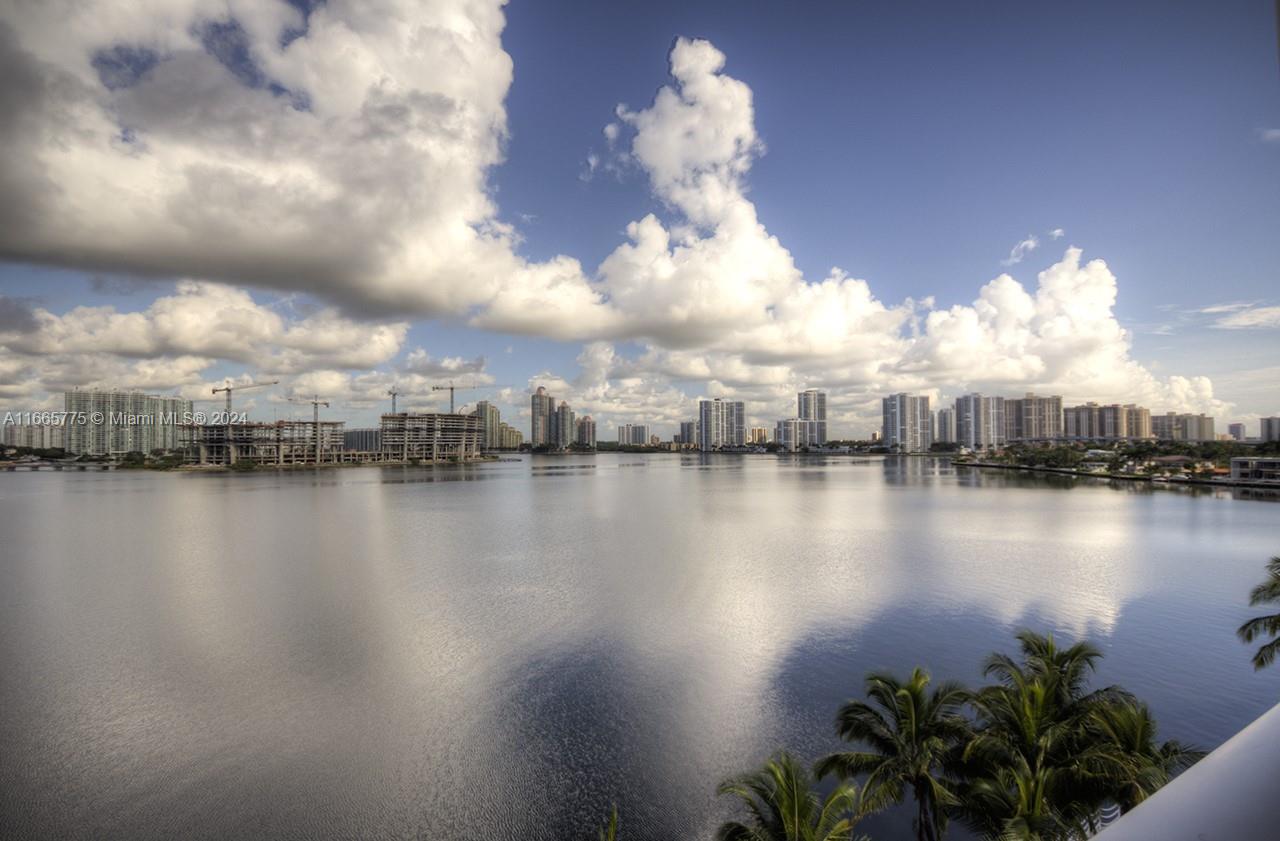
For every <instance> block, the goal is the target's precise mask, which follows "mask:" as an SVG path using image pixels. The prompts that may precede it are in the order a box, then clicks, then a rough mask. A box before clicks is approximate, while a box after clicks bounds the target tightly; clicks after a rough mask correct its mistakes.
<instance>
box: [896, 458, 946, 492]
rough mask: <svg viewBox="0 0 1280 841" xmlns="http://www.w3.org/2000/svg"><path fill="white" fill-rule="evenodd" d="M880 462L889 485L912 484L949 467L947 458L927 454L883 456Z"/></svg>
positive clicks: (937, 474)
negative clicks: (932, 456)
mask: <svg viewBox="0 0 1280 841" xmlns="http://www.w3.org/2000/svg"><path fill="white" fill-rule="evenodd" d="M882 464H883V468H882V469H883V473H884V480H885V482H887V483H888V484H891V485H901V484H914V483H915V482H917V481H919V480H920V479H924V478H929V477H935V476H940V475H942V473H943V472H944V470H946V471H949V470H950V468H951V463H950V461H949V460H947V459H942V458H931V457H929V456H885V457H884V459H883V462H882Z"/></svg>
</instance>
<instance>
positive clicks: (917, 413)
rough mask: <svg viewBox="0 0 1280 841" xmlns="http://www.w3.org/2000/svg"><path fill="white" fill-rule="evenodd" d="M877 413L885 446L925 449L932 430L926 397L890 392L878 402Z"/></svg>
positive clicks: (903, 448)
mask: <svg viewBox="0 0 1280 841" xmlns="http://www.w3.org/2000/svg"><path fill="white" fill-rule="evenodd" d="M881 413H882V422H883V427H882V430H883V438H884V444H885V445H886V446H888V447H889V448H890V449H893V450H897V451H899V452H904V453H923V452H928V451H929V447H931V446H932V445H933V430H932V429H931V428H930V427H931V426H932V415H931V414H930V411H929V398H928V396H924V397H917V396H916V395H913V394H905V393H904V394H894V395H891V396H889V397H886V398H884V399H883V400H882V401H881ZM873 440H874V439H873Z"/></svg>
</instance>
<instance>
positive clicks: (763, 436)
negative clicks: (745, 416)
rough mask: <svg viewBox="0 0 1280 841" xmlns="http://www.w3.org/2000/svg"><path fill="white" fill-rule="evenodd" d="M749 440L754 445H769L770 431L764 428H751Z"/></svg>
mask: <svg viewBox="0 0 1280 841" xmlns="http://www.w3.org/2000/svg"><path fill="white" fill-rule="evenodd" d="M747 440H748V441H750V442H751V443H752V444H767V443H769V430H768V429H767V428H766V427H763V426H753V427H751V434H750V435H748V436H747Z"/></svg>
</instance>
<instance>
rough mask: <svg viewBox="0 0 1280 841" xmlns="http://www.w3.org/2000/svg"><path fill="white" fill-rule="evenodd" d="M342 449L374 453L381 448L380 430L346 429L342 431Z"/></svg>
mask: <svg viewBox="0 0 1280 841" xmlns="http://www.w3.org/2000/svg"><path fill="white" fill-rule="evenodd" d="M342 449H344V450H354V451H356V452H360V453H376V452H379V451H381V450H382V430H380V429H373V428H369V429H348V430H346V431H345V432H343V433H342Z"/></svg>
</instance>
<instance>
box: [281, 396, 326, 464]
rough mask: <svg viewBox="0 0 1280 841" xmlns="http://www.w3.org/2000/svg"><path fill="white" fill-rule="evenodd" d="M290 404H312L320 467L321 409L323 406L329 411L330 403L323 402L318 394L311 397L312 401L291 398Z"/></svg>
mask: <svg viewBox="0 0 1280 841" xmlns="http://www.w3.org/2000/svg"><path fill="white" fill-rule="evenodd" d="M289 402H290V403H310V404H311V423H312V428H313V430H314V434H315V439H316V465H317V466H318V465H319V464H320V456H321V449H320V407H321V406H324V407H325V408H326V409H327V408H329V401H328V400H321V399H320V395H318V394H313V395H312V396H311V399H310V400H306V399H301V400H300V399H295V398H293V397H290V398H289Z"/></svg>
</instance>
